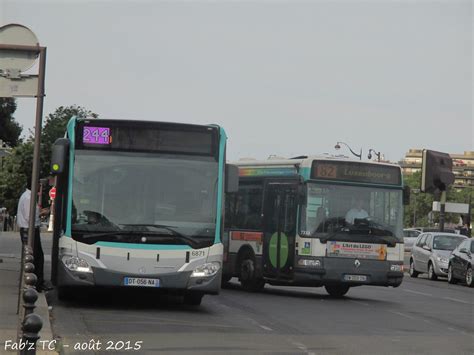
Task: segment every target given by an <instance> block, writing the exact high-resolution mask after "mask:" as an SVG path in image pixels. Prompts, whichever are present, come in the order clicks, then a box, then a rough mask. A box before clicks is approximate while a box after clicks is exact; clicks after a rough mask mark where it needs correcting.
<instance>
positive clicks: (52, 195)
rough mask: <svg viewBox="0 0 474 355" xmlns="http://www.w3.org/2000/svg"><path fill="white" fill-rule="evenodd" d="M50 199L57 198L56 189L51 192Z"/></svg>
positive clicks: (53, 188)
mask: <svg viewBox="0 0 474 355" xmlns="http://www.w3.org/2000/svg"><path fill="white" fill-rule="evenodd" d="M49 198H50V199H51V200H54V199H55V198H56V188H55V187H52V188H51V190H49Z"/></svg>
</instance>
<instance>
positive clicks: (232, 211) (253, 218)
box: [226, 184, 263, 229]
mask: <svg viewBox="0 0 474 355" xmlns="http://www.w3.org/2000/svg"><path fill="white" fill-rule="evenodd" d="M262 193H263V190H262V187H261V185H255V184H252V185H244V186H242V185H241V186H240V189H239V192H237V193H236V194H228V196H229V201H228V202H227V201H226V226H227V228H237V229H261V225H262V221H261V213H262V212H261V210H262Z"/></svg>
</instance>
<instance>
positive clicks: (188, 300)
mask: <svg viewBox="0 0 474 355" xmlns="http://www.w3.org/2000/svg"><path fill="white" fill-rule="evenodd" d="M203 297H204V295H203V294H202V293H199V292H189V293H185V294H184V304H187V305H189V306H199V305H200V304H201V301H202V298H203Z"/></svg>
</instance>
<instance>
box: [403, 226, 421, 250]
mask: <svg viewBox="0 0 474 355" xmlns="http://www.w3.org/2000/svg"><path fill="white" fill-rule="evenodd" d="M420 234H421V232H420V231H419V230H418V229H415V228H405V229H404V230H403V243H404V244H405V251H411V249H412V247H413V244H414V243H415V240H416V238H417V237H418V236H419V235H420Z"/></svg>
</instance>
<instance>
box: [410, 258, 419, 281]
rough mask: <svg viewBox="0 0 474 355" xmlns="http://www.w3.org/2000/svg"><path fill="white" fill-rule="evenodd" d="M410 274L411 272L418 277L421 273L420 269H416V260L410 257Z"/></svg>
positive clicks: (411, 274)
mask: <svg viewBox="0 0 474 355" xmlns="http://www.w3.org/2000/svg"><path fill="white" fill-rule="evenodd" d="M408 274H410V277H413V278H415V277H418V275H419V274H420V273H419V272H418V271H416V270H415V262H414V261H413V259H410V268H409V269H408Z"/></svg>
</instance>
